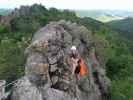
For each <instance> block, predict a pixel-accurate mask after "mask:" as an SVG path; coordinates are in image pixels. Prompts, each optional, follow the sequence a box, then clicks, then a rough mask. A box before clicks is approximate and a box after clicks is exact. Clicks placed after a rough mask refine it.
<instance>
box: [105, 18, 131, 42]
mask: <svg viewBox="0 0 133 100" xmlns="http://www.w3.org/2000/svg"><path fill="white" fill-rule="evenodd" d="M107 24H108V25H109V26H110V27H111V28H112V29H114V30H117V31H118V32H121V33H122V34H121V35H122V36H123V37H126V38H127V39H131V40H133V18H129V17H128V18H126V19H123V20H116V21H111V22H108V23H107Z"/></svg>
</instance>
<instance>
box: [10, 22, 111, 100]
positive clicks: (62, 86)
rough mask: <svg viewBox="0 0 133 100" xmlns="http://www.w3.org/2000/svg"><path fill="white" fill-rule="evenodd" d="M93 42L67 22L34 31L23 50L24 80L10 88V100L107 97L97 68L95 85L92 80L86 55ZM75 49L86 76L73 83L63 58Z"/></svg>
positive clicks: (102, 74) (98, 99) (106, 86)
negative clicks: (74, 46) (83, 64)
mask: <svg viewBox="0 0 133 100" xmlns="http://www.w3.org/2000/svg"><path fill="white" fill-rule="evenodd" d="M93 44H94V41H93V37H92V35H91V32H90V31H88V30H87V29H86V28H85V27H84V26H81V25H77V24H76V23H71V22H69V21H64V20H61V21H58V22H51V23H49V24H48V25H46V26H45V27H43V28H41V29H40V30H39V31H37V32H36V33H35V34H34V36H33V39H32V41H31V44H30V45H29V47H28V48H27V49H26V51H25V54H26V56H27V62H26V66H25V76H24V77H23V78H21V79H19V80H18V82H17V83H16V84H15V85H14V86H13V89H12V93H11V96H10V99H11V100H101V99H103V98H102V97H103V94H105V95H107V94H108V91H109V90H108V89H109V85H110V84H109V80H108V78H107V77H106V75H105V71H104V70H103V68H102V67H101V65H100V64H99V65H98V67H97V70H98V71H97V73H98V78H99V82H100V83H99V84H100V86H99V84H96V83H95V80H94V78H93V70H94V69H93V68H92V66H91V65H92V63H91V59H90V58H89V56H90V55H89V54H90V51H91V48H92V47H93V48H95V47H94V46H93ZM72 45H76V46H77V47H78V50H79V52H80V55H81V56H82V58H83V59H84V60H85V62H86V66H87V69H88V71H87V72H88V73H87V75H86V76H84V77H83V78H81V79H80V80H77V79H76V77H75V76H74V75H72V73H71V70H70V66H69V65H68V64H67V61H66V60H67V58H68V55H69V53H70V48H71V46H72Z"/></svg>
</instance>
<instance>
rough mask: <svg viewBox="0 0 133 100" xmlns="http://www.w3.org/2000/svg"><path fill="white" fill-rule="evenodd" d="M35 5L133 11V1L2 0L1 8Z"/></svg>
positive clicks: (74, 8) (0, 0)
mask: <svg viewBox="0 0 133 100" xmlns="http://www.w3.org/2000/svg"><path fill="white" fill-rule="evenodd" d="M34 3H38V4H42V5H45V7H47V8H49V7H55V8H58V9H73V10H89V9H91V10H92V9H96V10H98V9H99V10H107V9H108V10H128V11H133V0H0V8H10V9H13V8H16V7H17V8H19V7H20V6H21V5H32V4H34Z"/></svg>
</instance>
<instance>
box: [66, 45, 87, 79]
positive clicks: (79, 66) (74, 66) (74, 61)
mask: <svg viewBox="0 0 133 100" xmlns="http://www.w3.org/2000/svg"><path fill="white" fill-rule="evenodd" d="M70 59H71V61H70V62H71V63H70V64H69V65H70V67H71V70H72V74H75V75H76V78H77V79H79V78H80V77H81V76H84V75H85V74H86V66H85V64H84V60H83V59H82V58H81V57H80V55H79V52H78V50H77V48H76V46H72V47H71V54H70Z"/></svg>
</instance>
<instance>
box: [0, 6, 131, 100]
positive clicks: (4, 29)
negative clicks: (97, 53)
mask: <svg viewBox="0 0 133 100" xmlns="http://www.w3.org/2000/svg"><path fill="white" fill-rule="evenodd" d="M61 19H65V20H68V21H72V22H76V23H78V24H81V25H84V26H86V27H87V28H88V30H91V31H92V33H93V36H94V37H95V38H96V39H97V40H96V41H99V42H102V43H104V44H106V48H105V49H104V51H101V53H104V55H105V57H106V59H107V61H106V62H105V63H106V72H107V76H108V77H109V78H110V79H111V82H112V89H111V98H112V100H133V85H132V84H133V45H132V44H133V40H131V39H130V40H128V39H127V38H123V37H124V36H122V35H123V34H120V33H119V31H116V30H112V29H111V28H109V27H108V25H106V24H103V23H101V22H99V21H96V20H94V19H92V18H89V17H85V18H79V17H77V16H76V14H75V12H74V11H69V10H58V9H55V8H50V9H46V8H45V7H44V6H42V5H37V4H34V5H32V6H22V7H21V8H20V9H15V10H14V11H13V12H12V13H10V14H9V16H8V17H7V18H6V21H5V22H4V23H0V80H2V79H6V81H7V82H11V81H13V80H16V79H18V78H20V77H21V76H23V75H24V66H25V65H24V64H25V58H26V57H25V56H24V50H25V48H26V47H27V46H28V45H29V44H30V41H31V38H32V36H33V33H34V32H36V31H37V30H38V29H40V28H41V27H43V26H45V25H46V24H47V23H49V22H50V21H58V20H61ZM125 34H126V33H125Z"/></svg>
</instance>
